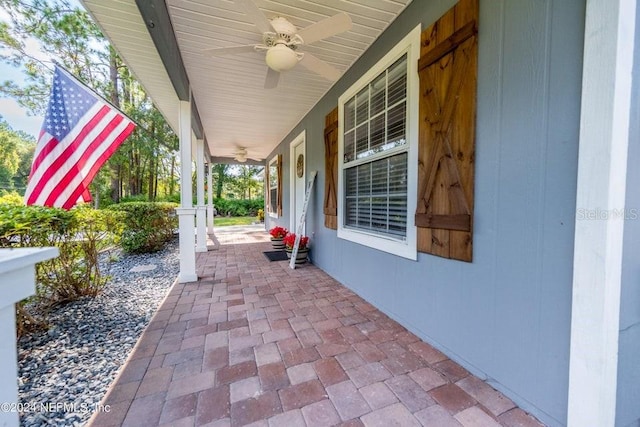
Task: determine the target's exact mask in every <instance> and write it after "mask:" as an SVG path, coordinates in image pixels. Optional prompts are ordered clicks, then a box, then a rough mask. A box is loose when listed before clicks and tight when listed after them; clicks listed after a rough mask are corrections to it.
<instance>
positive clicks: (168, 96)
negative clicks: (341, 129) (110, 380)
mask: <svg viewBox="0 0 640 427" xmlns="http://www.w3.org/2000/svg"><path fill="white" fill-rule="evenodd" d="M254 1H255V3H256V5H257V6H258V7H259V8H260V9H261V10H262V11H263V12H264V13H265V15H266V16H267V17H268V18H272V17H275V16H284V17H285V18H287V19H288V20H289V21H290V22H291V23H292V24H294V25H295V26H296V27H298V28H304V27H307V26H309V25H311V24H313V23H315V22H318V21H320V20H322V19H324V18H328V17H330V16H332V15H335V14H336V13H338V12H346V13H348V14H349V16H350V17H351V19H352V20H353V27H352V29H351V30H350V31H348V32H346V33H342V34H339V35H336V36H333V37H330V38H328V39H325V40H321V41H318V42H315V43H313V44H311V45H309V46H304V49H303V51H305V52H310V53H312V54H313V55H315V56H317V57H318V58H320V59H322V60H324V61H326V62H328V63H329V64H331V65H333V66H334V67H336V68H338V69H339V70H340V71H342V72H344V71H346V70H347V69H348V68H349V67H350V66H351V65H352V64H353V63H354V62H355V61H356V60H357V59H358V58H359V57H360V55H362V53H364V51H365V50H366V49H367V48H368V47H369V46H370V45H371V44H372V43H373V42H374V41H375V40H376V39H377V38H378V36H379V35H380V34H381V33H382V32H383V31H384V30H385V29H386V28H387V26H389V24H390V23H391V22H392V21H393V20H394V19H395V18H396V17H397V15H398V14H399V13H400V12H402V10H404V8H405V7H406V6H407V5H408V4H409V3H410V1H411V0H322V1H305V0H254ZM83 3H84V5H85V7H86V8H87V10H88V11H89V12H90V13H91V15H92V16H93V17H94V19H95V20H96V21H97V22H98V24H99V25H100V26H101V28H102V29H103V31H104V32H105V34H106V35H107V36H108V37H109V38H110V40H111V41H112V43H113V44H114V45H115V46H116V49H117V50H118V52H119V53H120V54H121V56H122V57H123V58H124V60H125V62H126V63H127V65H128V66H129V67H130V68H131V69H132V71H133V73H134V74H135V75H136V77H137V78H138V80H139V81H140V82H141V83H142V85H143V86H144V87H145V89H146V90H147V92H148V93H149V94H150V96H151V97H152V98H153V100H154V102H155V104H156V105H157V107H158V108H159V109H160V111H161V112H162V113H163V114H164V115H165V117H166V118H167V119H168V121H169V123H170V124H171V125H172V127H173V128H174V129H175V130H177V123H178V121H177V117H178V113H177V111H178V109H177V104H178V99H177V96H176V94H175V92H174V90H173V87H172V85H171V83H170V81H169V78H168V76H167V74H166V72H165V70H164V67H163V66H162V61H161V60H160V57H159V56H158V54H157V53H156V51H155V47H154V46H153V42H152V41H151V37H150V36H149V34H148V32H147V30H146V26H145V24H144V22H143V21H142V18H141V17H140V14H139V12H138V9H137V6H136V5H135V1H134V0H110V1H108V2H105V1H104V0H84V1H83ZM167 8H168V10H169V15H170V17H171V21H172V25H173V28H174V32H175V35H176V39H177V42H178V46H179V47H180V51H181V55H182V59H183V61H184V66H185V68H186V71H187V75H188V77H189V81H190V84H191V88H192V93H193V96H194V98H195V101H196V104H197V107H198V110H199V112H200V117H201V119H202V124H203V127H204V132H205V135H206V138H207V141H208V143H209V149H210V152H211V154H212V155H213V156H220V157H233V152H234V151H235V150H236V149H237V147H246V148H247V150H248V155H249V157H252V158H257V159H264V158H265V157H266V156H267V155H268V154H269V153H270V152H271V151H272V150H273V148H274V147H275V146H276V145H277V144H278V143H279V142H280V141H281V140H282V139H283V138H284V137H285V136H286V135H287V134H288V133H289V132H290V131H291V130H292V129H293V128H294V127H295V125H296V124H297V123H298V122H299V121H300V120H301V119H302V118H303V117H304V115H305V114H306V113H307V112H308V111H309V110H310V109H311V108H312V107H313V106H314V105H315V104H316V102H318V101H319V100H320V98H322V96H323V95H324V94H325V93H326V92H327V91H328V90H329V89H330V87H331V86H332V85H333V82H330V81H328V80H325V79H323V78H322V77H320V76H318V75H317V74H315V73H313V72H311V71H308V70H306V69H305V68H304V67H301V66H299V65H298V66H296V67H295V68H294V69H293V70H291V71H288V72H285V73H282V75H281V78H280V83H279V85H278V87H277V88H276V89H264V88H263V86H264V79H265V75H266V73H267V66H266V64H265V62H264V53H247V54H237V55H229V56H224V57H210V56H206V55H203V53H202V52H203V50H205V49H208V48H216V47H228V46H236V45H246V44H254V43H261V42H262V35H261V33H260V32H259V30H258V29H257V28H256V27H255V25H254V24H253V22H251V20H250V19H249V18H248V17H247V16H246V15H245V13H244V11H243V10H242V8H241V7H240V6H239V5H236V3H235V2H234V1H232V0H167Z"/></svg>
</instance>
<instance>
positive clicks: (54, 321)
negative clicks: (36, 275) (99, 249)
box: [18, 239, 179, 426]
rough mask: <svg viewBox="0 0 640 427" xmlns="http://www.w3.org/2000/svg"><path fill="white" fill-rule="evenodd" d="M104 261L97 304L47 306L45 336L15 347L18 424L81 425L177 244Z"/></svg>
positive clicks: (164, 280)
mask: <svg viewBox="0 0 640 427" xmlns="http://www.w3.org/2000/svg"><path fill="white" fill-rule="evenodd" d="M109 257H110V256H104V257H103V258H104V267H103V270H102V271H103V274H106V275H109V276H111V277H112V279H111V280H110V281H109V283H107V285H106V286H105V288H104V290H103V292H102V293H101V294H100V295H99V296H98V297H96V298H82V299H80V300H78V301H74V302H72V303H69V304H65V305H62V306H59V307H55V308H54V309H53V310H52V311H51V313H50V314H49V316H48V320H49V322H50V325H51V327H50V329H49V330H48V331H45V332H42V333H37V334H32V335H30V336H28V337H24V338H21V339H20V341H19V342H18V364H19V378H18V382H19V400H20V404H19V406H20V407H19V408H18V409H22V416H21V425H23V426H45V425H55V426H80V425H84V424H85V423H86V421H87V420H88V419H89V418H90V417H91V415H92V413H93V411H95V410H98V409H99V406H98V405H99V403H100V400H101V399H102V398H103V396H104V394H105V392H106V391H107V388H108V387H109V384H111V382H112V381H113V380H114V378H115V377H116V374H117V373H118V370H119V369H120V367H121V366H122V364H123V363H124V361H125V360H126V358H127V356H128V355H129V352H130V351H131V349H132V348H133V346H134V345H135V343H136V341H137V339H138V337H139V336H140V334H141V333H142V331H143V330H144V328H145V327H146V326H147V324H148V323H149V321H150V319H151V317H152V316H153V314H154V313H155V311H156V308H157V307H158V305H159V304H160V302H161V301H162V299H163V298H164V296H165V295H166V293H167V291H168V289H169V287H170V286H171V285H172V284H173V282H174V280H175V279H176V277H177V275H178V270H179V260H178V242H177V239H175V240H174V241H172V242H170V243H169V245H168V247H167V248H166V249H164V250H163V251H160V252H157V253H153V254H141V255H124V254H123V255H118V258H117V259H116V260H115V261H113V260H109V259H108V258H109ZM132 269H133V271H131V270H132Z"/></svg>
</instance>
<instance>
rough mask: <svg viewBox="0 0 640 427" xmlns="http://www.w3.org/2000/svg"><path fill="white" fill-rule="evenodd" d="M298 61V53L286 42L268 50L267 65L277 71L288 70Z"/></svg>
mask: <svg viewBox="0 0 640 427" xmlns="http://www.w3.org/2000/svg"><path fill="white" fill-rule="evenodd" d="M297 63H298V56H297V55H296V53H295V52H294V51H293V50H292V49H290V48H289V47H287V46H285V45H284V44H277V45H275V46H273V47H271V48H269V50H268V51H267V65H268V66H269V68H271V69H273V70H275V71H278V72H282V71H288V70H290V69H292V68H293V67H295V66H296V64H297Z"/></svg>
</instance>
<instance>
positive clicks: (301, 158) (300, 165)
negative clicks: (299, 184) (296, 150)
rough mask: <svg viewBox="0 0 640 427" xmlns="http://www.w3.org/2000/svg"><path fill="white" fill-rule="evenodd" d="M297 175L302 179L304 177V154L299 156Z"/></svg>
mask: <svg viewBox="0 0 640 427" xmlns="http://www.w3.org/2000/svg"><path fill="white" fill-rule="evenodd" d="M296 175H298V178H302V175H304V154H298V160H297V161H296Z"/></svg>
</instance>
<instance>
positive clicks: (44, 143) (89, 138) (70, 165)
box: [24, 65, 135, 209]
mask: <svg viewBox="0 0 640 427" xmlns="http://www.w3.org/2000/svg"><path fill="white" fill-rule="evenodd" d="M134 128H135V124H134V123H133V121H132V120H131V119H129V118H128V117H127V116H125V115H124V114H123V113H122V112H120V111H119V110H118V109H116V108H115V107H113V106H112V105H111V104H109V103H107V102H106V101H104V100H103V99H101V98H100V97H99V96H98V95H97V94H96V93H94V92H93V91H92V90H91V89H89V88H88V87H86V86H85V85H84V84H82V83H80V82H79V81H78V80H76V78H75V77H73V76H72V75H71V74H69V73H68V72H67V71H65V70H64V69H62V68H61V67H59V66H58V65H56V67H55V72H54V75H53V84H52V86H51V96H50V98H49V106H48V108H47V113H46V115H45V118H44V123H43V124H42V129H41V130H40V136H39V137H38V144H37V146H36V151H35V154H34V156H33V164H32V165H31V173H30V174H29V184H28V185H27V191H26V193H25V196H24V197H25V202H26V204H27V205H40V206H52V207H60V208H64V209H71V208H72V207H73V206H74V205H75V204H76V203H77V202H79V201H81V200H82V201H85V202H88V201H90V200H91V196H90V194H89V184H90V183H91V181H92V180H93V178H94V177H95V175H96V174H97V173H98V170H100V167H101V166H102V165H103V164H104V163H105V162H106V161H107V160H108V159H109V157H111V155H112V154H113V153H114V152H115V151H116V149H117V148H118V147H119V146H120V144H122V142H123V141H124V140H125V139H126V138H127V137H128V136H129V134H131V132H132V131H133V129H134Z"/></svg>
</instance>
